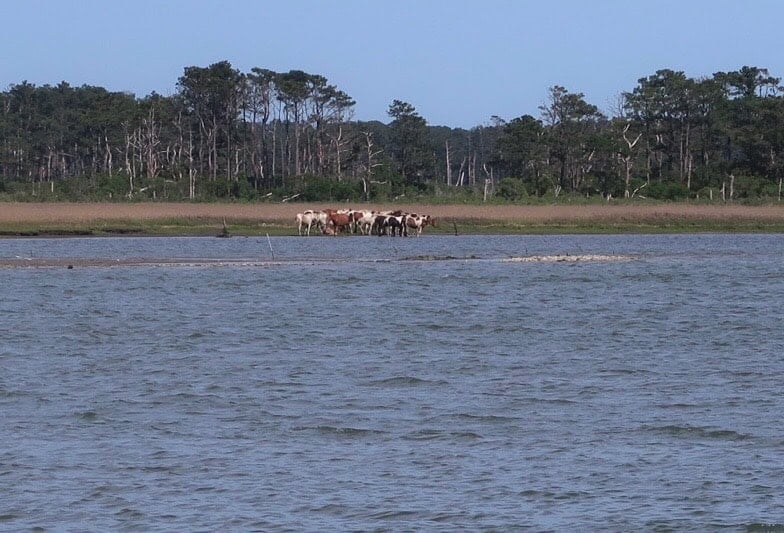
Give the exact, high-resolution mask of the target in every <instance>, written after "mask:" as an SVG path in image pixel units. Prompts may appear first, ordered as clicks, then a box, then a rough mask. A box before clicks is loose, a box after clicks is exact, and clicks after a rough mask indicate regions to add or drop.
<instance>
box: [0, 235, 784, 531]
mask: <svg viewBox="0 0 784 533" xmlns="http://www.w3.org/2000/svg"><path fill="white" fill-rule="evenodd" d="M270 248H272V251H270ZM567 253H568V254H572V255H575V254H615V255H630V256H632V259H631V260H628V261H612V262H551V263H501V262H498V261H496V259H499V258H504V257H512V256H526V255H534V254H567ZM272 254H274V255H275V259H276V261H281V263H280V264H275V265H270V266H258V265H256V266H247V265H246V266H243V265H242V264H241V263H237V264H225V265H223V266H214V265H213V266H205V265H199V264H197V263H194V264H192V265H190V266H188V265H181V266H176V265H169V266H160V265H157V266H156V265H147V266H113V267H89V266H88V267H84V268H79V267H77V268H74V269H72V270H68V269H65V268H4V269H0V283H2V287H3V291H2V295H3V296H2V299H0V368H1V369H2V371H1V372H0V413H2V418H0V444H2V446H1V447H0V529H2V530H5V529H8V530H25V529H30V528H44V529H76V530H117V529H136V530H145V531H149V530H197V529H206V530H216V529H223V528H230V529H238V530H279V529H289V530H297V531H300V530H320V531H328V530H347V529H356V530H374V529H392V530H401V529H426V530H437V529H441V530H455V529H470V530H477V529H497V530H502V531H505V530H510V529H516V528H532V529H536V530H548V529H553V530H567V529H575V528H583V529H585V528H590V529H611V530H628V529H655V528H664V529H667V528H674V529H679V530H680V529H694V530H705V529H712V528H717V527H729V528H730V529H745V528H746V527H749V526H752V525H755V524H757V525H763V524H781V523H784V511H782V509H784V460H783V459H782V458H783V457H784V433H783V432H782V426H781V413H782V412H784V380H783V379H782V378H784V358H783V357H782V346H784V329H783V327H782V326H783V325H784V323H783V322H782V312H781V304H782V301H784V265H783V263H782V259H784V236H778V235H759V236H756V235H689V236H601V237H599V236H558V237H552V236H551V237H530V236H515V237H487V236H484V237H446V236H426V237H423V238H420V239H416V238H409V239H391V238H360V237H356V238H339V239H329V238H309V239H308V238H273V239H271V241H270V242H267V240H266V239H257V238H233V239H204V238H202V239H197V238H177V239H168V238H157V239H136V238H122V239H109V238H106V239H104V238H101V239H33V240H29V239H18V240H4V241H0V258H14V257H17V256H18V257H21V258H31V259H32V258H41V257H65V258H71V257H73V258H84V257H93V258H112V259H113V258H134V257H145V258H171V257H175V258H185V259H187V258H202V259H232V260H242V259H254V260H257V259H269V258H271V257H272ZM446 257H450V258H458V259H450V260H429V261H423V260H419V259H422V258H431V259H432V258H446ZM469 257H470V258H473V259H459V258H469ZM406 258H408V259H412V258H413V259H414V260H407V261H405V260H401V261H395V260H393V261H388V262H387V261H383V262H381V261H379V262H374V261H370V260H374V259H406Z"/></svg>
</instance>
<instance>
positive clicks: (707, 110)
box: [0, 61, 784, 201]
mask: <svg viewBox="0 0 784 533" xmlns="http://www.w3.org/2000/svg"><path fill="white" fill-rule="evenodd" d="M779 82H780V79H779V78H775V77H773V76H771V75H770V74H769V73H768V71H767V70H766V69H764V68H757V67H743V68H741V69H740V70H738V71H734V72H717V73H715V74H714V75H713V76H712V77H710V78H704V79H693V78H689V77H688V76H686V74H684V73H683V72H678V71H673V70H659V71H657V72H656V73H654V74H652V75H650V76H648V77H645V78H641V79H640V80H638V82H637V85H636V86H635V87H634V88H632V89H631V90H630V91H628V92H621V93H620V94H619V96H618V98H617V102H615V103H614V105H613V107H614V109H612V110H609V111H608V112H602V111H600V109H599V108H598V107H597V106H596V105H593V104H591V103H589V102H586V101H585V98H584V95H583V94H581V93H576V92H570V91H569V90H567V89H566V88H564V87H561V86H554V87H551V88H549V89H547V90H546V92H544V94H543V97H544V100H545V103H544V104H543V105H542V106H540V107H539V109H538V116H533V115H528V114H526V115H523V116H520V117H519V118H514V119H513V120H510V121H505V120H503V119H501V118H499V117H492V118H491V119H490V120H489V123H488V124H486V125H480V126H476V127H474V128H472V129H470V130H466V129H460V128H449V127H446V126H429V125H428V124H427V121H426V119H425V118H423V117H422V116H420V115H419V113H418V112H417V110H416V108H415V107H414V106H413V105H412V104H410V103H408V102H403V101H400V100H395V101H393V102H391V103H390V105H389V109H388V115H389V119H390V120H389V123H387V124H384V123H382V122H376V121H372V122H362V121H356V120H353V112H352V110H353V106H354V105H355V102H354V100H353V99H352V98H351V96H350V95H348V94H346V93H345V92H344V91H342V90H340V89H339V88H338V87H336V86H335V85H332V84H330V83H329V81H328V80H327V79H326V78H325V77H324V76H320V75H317V74H309V73H306V72H303V71H300V70H291V71H289V72H273V71H271V70H267V69H262V68H253V69H251V71H250V72H247V73H243V72H240V71H239V70H237V69H235V68H233V67H232V65H231V64H230V63H229V62H228V61H222V62H219V63H215V64H213V65H210V66H208V67H196V66H192V67H186V68H185V69H184V72H183V75H182V76H181V77H180V78H179V80H178V82H177V90H176V93H175V94H173V95H171V96H162V95H160V94H156V93H152V94H150V95H148V96H145V97H143V98H138V97H136V96H135V95H133V94H129V93H124V92H110V91H107V90H106V89H104V88H101V87H93V86H86V85H85V86H81V87H72V86H71V85H69V84H68V83H66V82H62V83H60V84H59V85H56V86H51V85H43V86H40V87H37V86H35V85H31V84H29V83H27V82H22V83H19V84H16V85H11V86H10V87H9V88H8V90H7V91H5V92H2V93H0V199H14V200H40V199H71V200H127V199H132V200H149V199H157V200H183V199H190V200H213V199H244V200H263V199H270V200H275V201H283V200H285V201H289V200H294V201H297V200H308V201H318V200H332V201H344V200H349V201H363V200H369V201H388V200H394V199H396V198H405V199H406V200H409V201H410V200H415V199H422V198H426V199H428V200H430V201H438V200H439V199H443V200H444V201H491V200H492V201H498V200H500V201H522V200H524V199H526V198H529V197H530V198H534V197H545V198H548V199H552V198H558V197H561V198H578V197H579V198H584V197H597V198H598V197H601V198H603V199H607V200H609V199H613V198H632V197H637V198H658V199H672V200H674V199H683V198H695V199H696V198H700V199H705V200H716V201H731V200H736V199H758V198H763V199H764V198H770V199H774V200H780V199H781V192H782V178H783V177H784V168H782V162H781V160H782V158H784V96H782V87H780V86H779Z"/></svg>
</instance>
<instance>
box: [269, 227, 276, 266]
mask: <svg viewBox="0 0 784 533" xmlns="http://www.w3.org/2000/svg"><path fill="white" fill-rule="evenodd" d="M267 244H268V245H269V249H270V254H272V260H273V261H274V260H275V252H273V251H272V240H271V239H270V236H269V233H267Z"/></svg>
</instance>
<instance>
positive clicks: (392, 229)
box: [297, 209, 436, 237]
mask: <svg viewBox="0 0 784 533" xmlns="http://www.w3.org/2000/svg"><path fill="white" fill-rule="evenodd" d="M428 225H430V226H435V225H436V221H435V219H434V218H433V217H431V216H430V215H418V214H416V213H405V212H403V211H370V210H356V209H337V210H336V209H323V210H321V211H312V210H308V211H305V212H303V213H297V233H298V234H299V235H303V234H304V235H310V230H311V228H313V227H314V226H315V227H316V228H318V229H319V230H321V233H323V234H324V235H338V234H340V233H356V232H357V231H359V232H360V233H361V234H362V235H379V236H381V235H390V236H395V235H398V236H401V237H402V236H408V234H409V231H410V232H411V233H412V234H413V235H416V236H417V237H418V236H420V235H421V234H422V230H423V229H424V227H425V226H428Z"/></svg>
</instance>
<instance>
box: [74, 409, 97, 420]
mask: <svg viewBox="0 0 784 533" xmlns="http://www.w3.org/2000/svg"><path fill="white" fill-rule="evenodd" d="M74 415H75V416H76V418H77V419H78V420H81V421H82V422H98V413H96V412H95V411H82V412H77V413H74Z"/></svg>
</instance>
